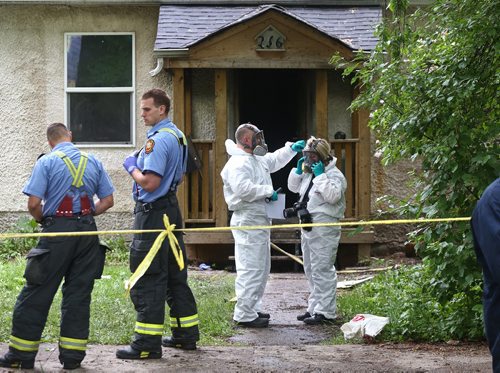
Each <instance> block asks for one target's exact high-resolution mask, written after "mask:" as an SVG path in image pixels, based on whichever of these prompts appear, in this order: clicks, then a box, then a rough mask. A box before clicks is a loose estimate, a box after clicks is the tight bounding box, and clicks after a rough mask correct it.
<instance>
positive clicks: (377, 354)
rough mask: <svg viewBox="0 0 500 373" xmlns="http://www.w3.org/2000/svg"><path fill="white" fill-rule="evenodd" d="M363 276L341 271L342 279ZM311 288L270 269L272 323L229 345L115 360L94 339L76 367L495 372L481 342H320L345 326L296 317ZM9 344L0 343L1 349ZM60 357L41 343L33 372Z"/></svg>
mask: <svg viewBox="0 0 500 373" xmlns="http://www.w3.org/2000/svg"><path fill="white" fill-rule="evenodd" d="M205 273H206V275H209V272H205ZM196 275H199V274H196ZM366 275H369V274H366V273H365V274H356V275H352V274H351V275H339V281H342V280H343V279H346V278H347V276H348V279H352V278H353V277H362V276H366ZM307 294H308V291H307V283H306V282H305V279H304V275H303V274H301V273H273V274H271V276H270V279H269V282H268V286H267V289H266V294H265V296H264V299H263V307H264V309H263V310H264V311H266V312H269V313H270V314H271V321H270V327H269V328H267V329H244V328H237V334H236V335H235V336H233V337H232V338H230V340H229V343H230V346H223V347H221V346H199V348H198V349H197V350H196V351H183V350H176V349H167V348H164V349H163V358H162V359H159V360H146V361H134V360H118V359H116V358H115V351H116V349H117V348H119V347H120V346H109V345H107V346H102V345H91V346H89V348H88V350H87V357H86V358H85V360H84V361H83V364H82V368H80V369H77V370H75V372H83V371H88V372H217V371H218V372H403V371H404V372H491V356H490V354H489V351H488V348H487V345H486V344H484V343H473V344H471V343H450V344H438V345H432V344H409V343H405V344H390V343H383V344H354V345H334V346H332V345H328V346H327V345H322V344H321V343H322V342H323V341H325V340H327V339H329V338H331V336H332V335H333V334H338V333H341V331H340V330H339V328H340V325H335V326H329V327H324V326H314V327H311V326H306V325H305V324H304V323H302V322H300V321H297V319H296V315H297V314H299V313H301V312H303V311H304V307H305V304H306V303H305V300H306V299H307ZM380 316H383V315H380ZM6 347H7V346H6V345H5V344H0V350H2V351H5V349H6ZM57 355H58V352H57V346H56V345H55V344H43V345H42V347H41V349H40V352H39V354H38V356H37V361H36V366H35V370H34V371H35V372H60V371H63V370H62V368H61V365H60V364H59V362H58V360H57ZM0 369H1V368H0ZM0 371H9V370H7V369H4V370H0ZM11 371H12V370H11ZM32 371H33V370H32Z"/></svg>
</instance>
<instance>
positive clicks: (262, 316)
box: [257, 312, 271, 319]
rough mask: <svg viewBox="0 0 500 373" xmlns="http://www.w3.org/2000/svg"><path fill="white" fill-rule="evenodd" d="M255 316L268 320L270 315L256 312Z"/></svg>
mask: <svg viewBox="0 0 500 373" xmlns="http://www.w3.org/2000/svg"><path fill="white" fill-rule="evenodd" d="M257 316H259V317H260V318H262V319H270V318H271V315H270V314H268V313H265V312H257Z"/></svg>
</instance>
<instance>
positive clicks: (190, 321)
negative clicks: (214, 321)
mask: <svg viewBox="0 0 500 373" xmlns="http://www.w3.org/2000/svg"><path fill="white" fill-rule="evenodd" d="M199 323H200V320H199V319H198V314H196V315H192V316H186V317H177V318H170V327H171V328H190V327H191V326H195V325H198V324H199Z"/></svg>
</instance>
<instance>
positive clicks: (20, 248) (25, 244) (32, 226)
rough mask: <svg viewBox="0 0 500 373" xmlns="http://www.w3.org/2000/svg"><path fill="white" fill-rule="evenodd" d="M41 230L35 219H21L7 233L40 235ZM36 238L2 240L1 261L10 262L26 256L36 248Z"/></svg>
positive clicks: (0, 241)
mask: <svg viewBox="0 0 500 373" xmlns="http://www.w3.org/2000/svg"><path fill="white" fill-rule="evenodd" d="M38 232H40V229H39V227H38V224H37V223H36V222H35V220H34V219H30V218H27V217H23V218H20V219H19V220H18V221H17V222H16V224H15V226H14V228H12V229H10V230H8V232H7V233H38ZM36 243H37V239H36V238H7V239H4V240H0V261H5V260H10V259H13V258H16V257H19V256H23V255H26V254H27V253H28V251H30V250H31V249H32V248H33V247H35V246H36Z"/></svg>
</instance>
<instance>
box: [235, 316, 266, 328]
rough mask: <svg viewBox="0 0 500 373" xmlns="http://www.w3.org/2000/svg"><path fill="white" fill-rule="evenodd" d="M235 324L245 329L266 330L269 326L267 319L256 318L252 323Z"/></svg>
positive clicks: (241, 322)
mask: <svg viewBox="0 0 500 373" xmlns="http://www.w3.org/2000/svg"><path fill="white" fill-rule="evenodd" d="M236 323H237V324H238V325H241V326H245V327H247V328H267V327H268V326H269V319H266V318H263V317H257V318H256V319H255V320H252V321H238V322H236Z"/></svg>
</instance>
